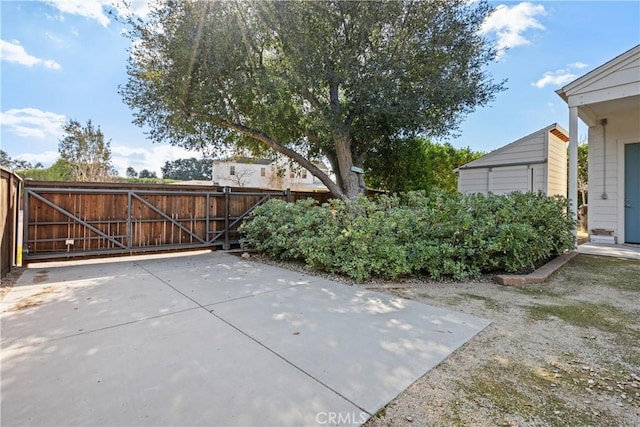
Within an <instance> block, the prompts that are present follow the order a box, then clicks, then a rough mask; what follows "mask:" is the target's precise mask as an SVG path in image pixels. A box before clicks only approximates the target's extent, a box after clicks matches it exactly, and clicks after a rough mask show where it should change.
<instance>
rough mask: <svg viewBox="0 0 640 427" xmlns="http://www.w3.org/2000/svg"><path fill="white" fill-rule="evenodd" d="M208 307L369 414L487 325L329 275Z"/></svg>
mask: <svg viewBox="0 0 640 427" xmlns="http://www.w3.org/2000/svg"><path fill="white" fill-rule="evenodd" d="M208 308H211V309H212V310H213V313H215V314H216V315H217V316H220V317H221V318H223V319H224V320H226V321H227V322H229V323H230V324H232V325H234V326H235V327H237V328H239V329H241V330H242V331H243V332H245V333H246V334H248V335H249V336H251V337H252V338H255V339H256V340H257V341H259V342H260V343H262V344H263V345H265V346H267V347H268V348H270V349H272V350H273V351H275V352H276V353H278V354H280V355H281V356H282V357H284V358H285V359H287V360H289V361H290V362H291V363H293V364H295V365H296V366H298V367H300V368H301V369H303V370H304V371H305V372H307V373H309V374H310V375H311V376H313V377H314V378H316V379H318V380H319V381H321V382H322V383H323V384H326V385H327V386H328V387H330V388H331V389H333V390H336V391H338V392H339V393H340V394H342V395H343V396H345V397H346V398H348V399H349V400H351V401H353V402H354V403H356V404H357V405H358V406H359V407H361V408H363V409H365V410H366V411H367V412H369V413H371V414H374V413H376V412H377V411H378V410H379V409H381V408H382V407H383V406H384V405H385V404H387V403H388V402H389V401H391V400H392V399H393V398H395V397H396V396H397V395H398V394H399V393H400V392H401V391H402V390H404V389H405V388H407V387H408V386H409V385H411V384H412V383H413V382H414V381H415V380H417V379H418V378H420V377H421V376H422V375H424V374H425V373H426V372H428V371H429V370H430V369H432V368H433V367H435V366H436V365H437V364H439V363H440V362H441V361H442V360H444V359H445V358H446V357H447V356H448V355H449V354H451V352H453V351H454V350H456V349H457V348H458V347H460V346H461V345H462V344H464V343H465V342H467V341H468V340H469V339H470V338H471V337H473V336H474V335H475V334H477V333H478V332H479V331H481V330H482V329H484V328H485V327H486V326H487V325H488V324H489V322H488V321H486V320H481V319H478V318H475V317H472V316H469V315H466V314H462V313H454V312H452V311H451V310H446V309H441V308H437V307H429V306H425V305H424V304H421V303H417V302H413V301H409V300H406V299H401V298H394V297H392V296H389V295H385V294H380V293H377V292H371V291H365V290H359V289H357V288H352V287H348V286H344V285H341V284H338V283H335V282H330V281H319V282H316V283H313V284H310V285H300V286H295V287H291V288H287V289H283V290H281V291H278V292H272V293H268V294H261V295H257V296H255V297H252V298H244V299H240V300H235V301H230V302H228V303H223V304H218V305H213V306H210V307H208Z"/></svg>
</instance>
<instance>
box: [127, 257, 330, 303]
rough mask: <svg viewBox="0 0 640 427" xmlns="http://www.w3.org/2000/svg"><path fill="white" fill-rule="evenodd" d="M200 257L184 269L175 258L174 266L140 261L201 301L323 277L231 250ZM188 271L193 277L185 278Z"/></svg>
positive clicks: (276, 288)
mask: <svg viewBox="0 0 640 427" xmlns="http://www.w3.org/2000/svg"><path fill="white" fill-rule="evenodd" d="M199 261H200V262H199V263H198V264H199V265H198V266H195V265H194V264H193V263H189V264H188V266H187V265H185V266H184V268H185V269H181V268H180V267H179V266H178V265H177V263H175V261H174V263H173V264H174V266H175V267H174V268H172V269H164V268H162V267H161V266H160V265H156V264H149V263H144V264H139V265H140V267H141V268H143V269H145V270H147V271H149V272H152V273H153V274H155V275H156V276H157V277H161V278H162V280H163V281H164V282H166V283H167V284H169V285H170V286H172V287H174V288H175V289H176V290H178V291H179V292H182V293H184V294H185V295H186V296H188V297H189V298H192V299H194V300H195V301H196V302H198V304H201V305H210V304H215V303H219V302H223V301H230V300H233V299H238V298H245V297H248V296H252V295H258V294H261V293H265V292H272V291H275V290H279V289H284V288H288V287H291V286H296V285H301V284H308V283H311V282H313V281H316V280H318V279H319V278H317V277H314V276H309V275H304V274H301V273H296V272H293V271H292V272H289V274H287V275H283V274H282V269H279V268H277V267H273V266H269V265H264V264H258V263H255V262H245V261H243V260H242V259H241V258H238V257H237V256H233V255H228V254H219V255H217V256H216V258H215V260H212V259H211V257H210V256H209V257H208V259H204V258H201V259H199ZM212 261H213V262H212ZM186 268H188V270H186ZM186 272H188V274H189V280H185V274H186Z"/></svg>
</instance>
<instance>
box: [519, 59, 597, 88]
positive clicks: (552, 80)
mask: <svg viewBox="0 0 640 427" xmlns="http://www.w3.org/2000/svg"><path fill="white" fill-rule="evenodd" d="M585 67H588V65H587V64H585V63H584V62H574V63H572V64H567V68H562V69H560V70H556V71H547V72H546V73H544V74H543V75H542V77H540V78H539V79H538V81H536V82H533V83H531V86H535V87H537V88H539V89H542V88H543V87H545V86H549V85H553V86H562V85H565V84H567V83H570V82H572V81H574V80H575V79H577V78H578V76H577V75H576V74H574V73H573V72H572V71H571V69H572V68H573V69H578V70H579V69H582V68H585Z"/></svg>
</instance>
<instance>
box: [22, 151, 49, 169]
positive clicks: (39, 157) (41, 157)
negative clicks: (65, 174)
mask: <svg viewBox="0 0 640 427" xmlns="http://www.w3.org/2000/svg"><path fill="white" fill-rule="evenodd" d="M58 157H60V153H58V152H57V151H43V152H42V153H22V154H18V155H17V156H16V157H15V158H16V159H18V160H26V161H27V162H29V163H31V164H32V165H35V164H36V163H38V162H40V163H42V164H43V165H45V166H51V164H53V163H55V161H56V160H58Z"/></svg>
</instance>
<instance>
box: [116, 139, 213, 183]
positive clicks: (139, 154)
mask: <svg viewBox="0 0 640 427" xmlns="http://www.w3.org/2000/svg"><path fill="white" fill-rule="evenodd" d="M190 157H198V158H199V157H201V154H200V153H197V152H194V151H189V150H187V149H185V148H182V147H175V146H173V145H162V144H154V145H151V146H150V147H148V148H147V147H135V148H134V147H130V146H126V145H122V144H118V143H114V142H112V144H111V159H112V162H113V166H114V167H115V168H116V169H117V170H118V172H119V173H120V175H122V176H124V174H125V171H126V169H127V167H129V166H131V167H132V168H134V169H135V170H136V171H138V172H140V171H141V170H142V169H148V170H150V171H155V172H156V173H157V174H158V177H162V173H161V171H160V168H161V167H162V166H164V163H165V162H166V161H171V160H177V159H182V158H190Z"/></svg>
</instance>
